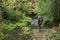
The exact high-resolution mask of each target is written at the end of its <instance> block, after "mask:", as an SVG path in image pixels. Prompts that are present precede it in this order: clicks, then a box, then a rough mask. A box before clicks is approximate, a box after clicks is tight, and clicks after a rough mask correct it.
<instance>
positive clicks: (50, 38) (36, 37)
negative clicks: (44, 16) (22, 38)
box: [32, 29, 56, 40]
mask: <svg viewBox="0 0 60 40" xmlns="http://www.w3.org/2000/svg"><path fill="white" fill-rule="evenodd" d="M32 32H33V33H32V38H33V39H32V40H54V34H55V33H56V31H55V30H53V29H41V31H39V30H38V29H33V30H32Z"/></svg>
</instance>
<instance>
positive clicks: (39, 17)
mask: <svg viewBox="0 0 60 40" xmlns="http://www.w3.org/2000/svg"><path fill="white" fill-rule="evenodd" d="M42 23H43V18H42V16H38V27H39V31H41V29H42V26H41V25H42Z"/></svg>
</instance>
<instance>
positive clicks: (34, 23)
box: [29, 16, 43, 30]
mask: <svg viewBox="0 0 60 40" xmlns="http://www.w3.org/2000/svg"><path fill="white" fill-rule="evenodd" d="M42 22H43V18H42V17H41V16H38V17H37V18H36V19H33V20H32V23H31V25H29V26H30V27H32V28H35V27H37V28H38V29H39V30H40V29H41V28H42V27H41V25H42Z"/></svg>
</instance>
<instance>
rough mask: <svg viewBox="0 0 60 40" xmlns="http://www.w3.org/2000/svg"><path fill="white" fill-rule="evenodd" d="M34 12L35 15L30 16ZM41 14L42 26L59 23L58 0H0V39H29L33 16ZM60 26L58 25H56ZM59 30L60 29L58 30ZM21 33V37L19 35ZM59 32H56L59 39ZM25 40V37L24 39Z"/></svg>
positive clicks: (59, 4) (59, 6) (59, 5)
mask: <svg viewBox="0 0 60 40" xmlns="http://www.w3.org/2000/svg"><path fill="white" fill-rule="evenodd" d="M32 12H34V15H35V14H36V15H35V16H32V15H31V14H32ZM36 16H42V17H43V24H42V26H43V27H44V28H49V27H55V26H56V25H59V24H60V1H59V0H0V40H24V38H25V39H26V38H28V39H29V37H28V36H29V35H30V34H31V30H32V28H31V27H29V25H30V23H31V22H32V19H33V17H36ZM56 27H58V28H60V25H59V26H56ZM59 32H60V31H59ZM21 34H22V35H23V37H24V38H23V37H22V36H21ZM59 37H60V34H56V40H59ZM26 40H27V39H26Z"/></svg>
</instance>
